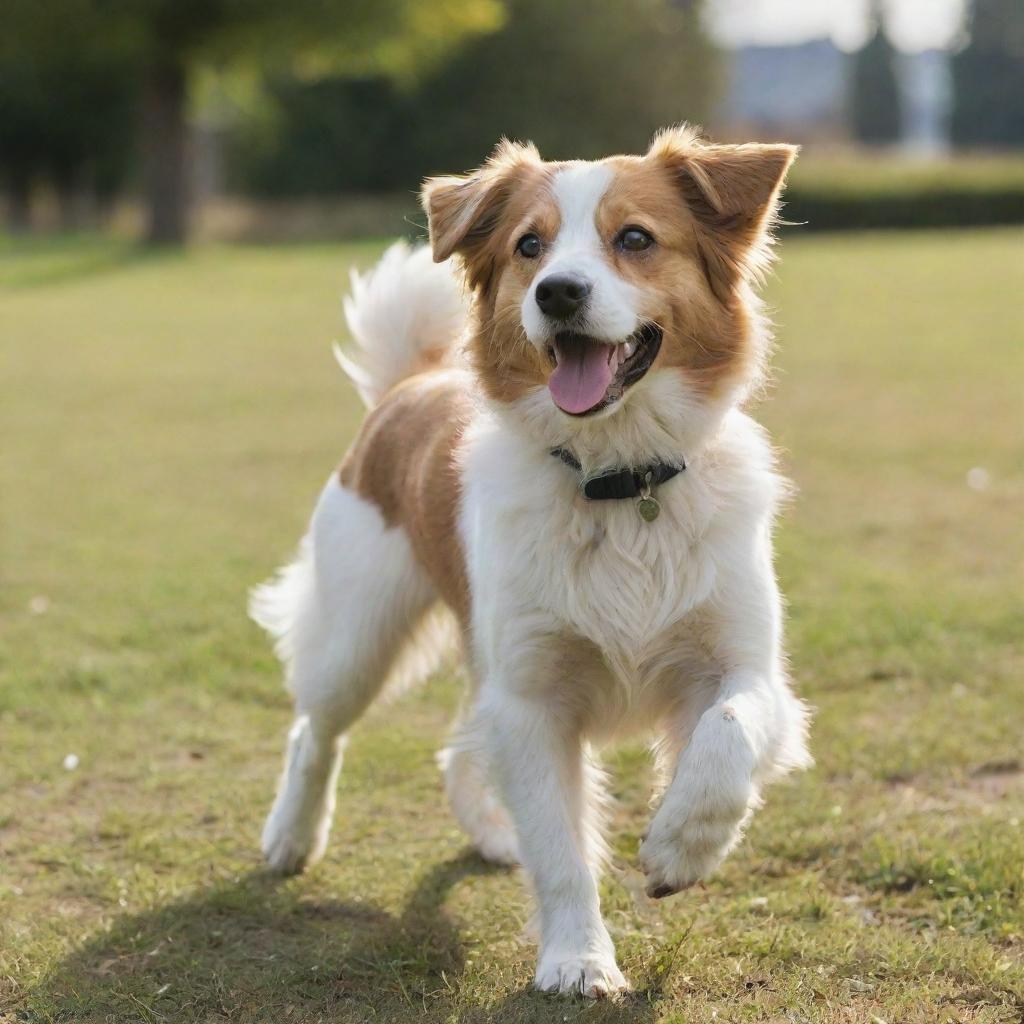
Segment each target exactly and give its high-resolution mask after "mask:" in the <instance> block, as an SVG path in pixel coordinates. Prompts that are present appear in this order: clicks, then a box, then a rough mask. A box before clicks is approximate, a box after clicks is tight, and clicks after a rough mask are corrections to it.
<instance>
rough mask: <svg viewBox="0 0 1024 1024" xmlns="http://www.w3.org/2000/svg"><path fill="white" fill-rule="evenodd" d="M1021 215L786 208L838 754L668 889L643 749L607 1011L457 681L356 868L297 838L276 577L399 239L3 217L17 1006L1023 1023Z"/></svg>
mask: <svg viewBox="0 0 1024 1024" xmlns="http://www.w3.org/2000/svg"><path fill="white" fill-rule="evenodd" d="M1022 244H1024V234H1022V233H1021V232H1020V231H1019V230H1012V231H1010V230H1006V231H991V232H976V233H960V234H956V233H946V234H943V233H929V234H926V235H886V236H869V235H863V236H845V237H841V238H840V237H833V238H826V237H819V238H808V239H800V238H799V237H794V236H793V234H792V233H791V234H790V235H789V236H787V239H786V242H785V244H784V246H783V262H782V264H781V267H780V271H779V274H778V276H777V278H776V279H775V280H774V281H773V282H772V283H771V286H770V298H771V301H772V304H773V306H774V308H775V309H776V312H777V320H778V322H779V339H780V343H779V352H778V359H777V366H778V373H777V379H776V386H775V388H774V393H773V395H772V397H771V400H770V401H769V402H767V403H765V404H764V405H763V407H762V408H761V410H760V412H759V415H761V416H762V418H764V419H765V420H766V421H767V422H768V423H769V425H770V426H771V428H772V429H773V431H774V432H775V435H776V437H777V438H778V440H779V443H780V445H781V446H782V449H783V451H784V461H785V465H786V468H787V471H788V472H789V474H790V475H791V476H792V477H793V479H794V480H795V481H796V483H797V484H798V486H799V495H798V497H797V499H796V500H795V502H794V504H793V506H792V508H791V509H790V511H789V512H788V513H787V515H786V516H785V519H784V521H783V523H782V524H781V532H780V558H779V570H780V574H781V577H782V580H783V584H784V587H785V590H786V593H787V595H788V598H789V603H790V630H789V632H790V647H791V652H792V663H793V670H794V674H795V676H796V679H797V680H798V682H799V686H800V689H801V690H802V692H803V693H804V694H805V695H806V696H807V697H808V699H809V700H810V701H811V702H812V703H813V704H814V705H815V706H816V708H817V715H816V720H815V725H814V731H813V748H814V752H815V754H816V756H817V761H818V764H817V767H816V768H815V769H814V770H813V771H812V772H810V773H807V774H805V775H802V776H801V777H799V778H796V779H794V780H793V781H792V782H791V783H789V784H785V785H781V786H778V787H776V788H774V789H773V790H772V791H771V792H770V794H769V799H768V803H767V806H766V807H765V809H764V810H763V811H762V812H761V813H760V814H759V815H758V816H757V818H756V819H755V822H754V824H753V826H752V828H751V829H750V833H749V836H748V838H747V840H746V841H745V843H744V844H743V846H742V847H741V848H740V850H738V851H737V852H736V854H735V855H734V856H733V857H732V858H731V859H730V860H729V861H728V862H727V864H726V866H725V867H724V868H723V870H722V871H721V873H720V874H719V875H718V876H717V877H716V878H715V879H714V880H713V881H711V882H709V883H708V884H707V886H706V888H703V889H698V890H696V891H693V892H691V893H688V894H685V895H682V896H680V897H677V898H675V899H673V900H670V901H667V902H664V903H657V904H655V903H651V902H649V901H647V900H646V899H645V898H644V896H643V890H642V880H641V878H640V876H639V873H638V871H637V869H636V863H635V851H636V846H637V841H638V837H639V835H640V833H641V832H642V830H643V828H644V827H645V823H646V820H647V816H648V811H647V809H646V799H647V793H646V774H647V762H646V756H645V754H644V752H643V750H642V748H641V747H639V746H629V747H626V748H624V749H621V750H618V751H615V752H612V753H610V754H609V763H610V767H611V768H612V771H613V779H614V789H615V793H616V795H617V797H618V798H619V800H618V806H617V810H616V814H615V822H614V824H615V828H614V833H613V844H614V849H615V851H616V857H615V864H614V868H613V870H612V872H611V874H610V876H609V877H608V879H607V880H606V882H605V885H604V900H605V906H606V910H607V916H608V920H609V922H610V926H611V928H612V930H613V933H614V937H615V939H616V942H617V944H618V947H619V951H620V955H621V960H622V962H623V967H624V968H625V970H626V971H627V973H628V974H629V975H630V977H631V978H632V980H633V982H634V984H635V986H636V993H635V994H634V995H633V996H632V997H631V998H629V999H628V1000H627V1001H626V1002H624V1003H623V1004H621V1005H618V1006H611V1005H600V1006H596V1007H587V1006H584V1005H583V1004H581V1003H571V1002H569V1003H565V1002H560V1001H556V1000H552V999H550V998H547V997H543V996H539V995H536V994H533V993H532V992H530V991H529V988H528V981H529V977H530V973H531V967H532V957H533V951H532V947H531V946H530V945H529V943H528V942H526V941H525V940H524V939H523V938H522V935H523V928H524V924H525V922H526V920H527V918H528V914H529V905H528V900H527V898H526V896H525V894H524V889H523V886H522V884H521V881H520V879H519V878H518V877H517V876H516V875H515V874H513V873H508V872H504V871H500V870H495V869H491V868H488V867H486V866H484V865H483V864H482V863H481V862H479V861H478V860H477V859H476V858H475V857H474V856H473V855H472V854H470V853H469V852H468V850H467V847H466V844H465V842H464V840H463V838H462V836H461V835H460V833H459V832H458V831H457V829H456V826H455V824H454V821H453V819H452V817H451V815H450V813H449V811H448V810H447V808H446V806H445V801H444V799H443V794H442V791H441V785H440V780H439V777H438V773H437V771H436V769H435V767H434V765H433V762H432V755H433V752H434V750H435V749H436V748H437V747H438V746H439V745H440V743H441V741H442V738H443V735H444V731H445V726H446V722H447V720H448V718H449V716H450V715H451V712H452V710H453V708H454V706H455V704H456V702H457V699H458V686H457V684H456V682H455V681H454V680H452V679H438V680H434V681H433V682H432V683H431V684H429V685H428V686H427V687H425V688H423V689H421V690H418V691H416V692H414V693H412V694H409V695H407V696H406V697H405V698H402V699H401V700H400V701H399V702H398V703H397V704H395V705H392V706H390V707H378V708H376V709H375V710H374V711H372V712H371V714H370V715H369V717H368V718H367V720H366V721H365V722H363V723H362V724H361V726H360V727H359V729H358V730H357V732H356V734H355V737H354V741H353V743H352V746H351V750H350V755H349V756H348V758H347V763H346V768H345V772H344V774H343V777H342V782H341V787H340V796H339V809H338V820H337V823H336V827H335V831H334V838H333V842H332V845H331V847H330V850H329V853H328V856H327V858H326V860H325V862H324V863H322V864H321V865H320V866H318V867H317V868H316V869H315V870H314V871H312V872H311V873H310V874H309V875H308V876H305V877H302V878H299V879H294V880H290V881H287V882H278V881H275V880H273V879H271V878H269V877H267V876H266V875H265V874H264V872H263V871H262V869H261V866H260V859H259V856H258V851H257V836H258V832H259V828H260V825H261V822H262V818H263V816H264V814H265V812H266V810H267V808H268V805H269V800H270V797H271V791H272V787H273V784H274V780H275V776H276V774H277V771H278V767H279V758H280V755H281V748H282V739H283V734H284V731H285V728H286V726H287V724H288V720H289V707H288V701H287V699H286V696H285V694H284V692H283V690H282V688H281V685H280V681H279V672H278V667H277V665H276V664H275V663H274V661H273V660H272V657H271V655H270V652H269V650H268V644H267V642H266V640H265V638H264V637H263V636H262V635H260V633H259V632H258V631H257V629H256V628H255V627H254V626H253V625H251V624H250V623H248V622H247V621H246V619H245V616H244V603H245V591H246V588H247V587H248V586H249V585H251V584H252V583H254V582H256V581H258V580H260V579H262V578H263V577H265V576H266V575H267V574H268V573H269V572H270V571H271V570H272V569H273V568H274V567H275V566H276V565H277V564H278V563H279V562H280V561H281V560H282V559H283V558H284V557H286V556H287V555H288V554H289V552H290V550H291V548H292V546H293V544H294V543H295V542H296V541H297V539H298V537H299V535H300V533H301V531H302V528H303V525H304V521H305V519H306V516H307V515H308V513H309V510H310V507H311V503H312V501H313V498H314V496H315V495H316V493H317V491H318V489H319V487H320V485H321V483H322V480H323V479H324V477H325V476H326V474H327V473H328V471H329V470H330V468H331V467H332V465H334V464H335V462H336V460H337V459H338V458H339V456H340V454H341V452H342V450H343V449H344V447H345V444H346V441H347V440H348V438H349V437H350V436H351V434H352V432H353V430H354V429H355V427H356V425H357V423H358V421H359V417H360V412H359V409H358V407H357V404H356V402H355V400H354V397H353V395H352V392H351V390H350V389H349V388H348V386H347V385H346V383H345V381H344V379H343V378H342V377H341V375H340V373H338V372H337V371H336V369H335V367H334V365H333V362H332V358H331V354H330V347H329V342H330V341H331V340H332V337H333V336H334V335H336V334H337V333H338V332H339V331H340V314H339V309H338V303H337V296H338V294H339V292H340V290H341V287H342V284H343V279H344V272H345V268H346V266H347V264H348V263H349V262H350V261H352V260H357V261H367V260H369V259H370V258H372V256H373V255H374V254H375V253H376V252H377V250H378V247H377V246H375V245H369V244H368V245H365V246H358V247H357V246H347V247H343V246H333V247H326V246H325V247H293V248H277V249H238V248H203V249H199V250H197V251H195V252H192V253H189V254H188V255H187V256H140V255H139V254H138V253H137V252H136V251H135V250H133V249H131V248H128V247H119V246H117V245H116V244H111V243H103V242H95V241H90V240H80V241H77V242H73V243H70V242H69V243H61V244H45V245H37V246H35V247H32V248H30V249H29V250H27V251H25V250H23V249H16V248H15V247H13V246H12V245H11V244H9V243H5V244H4V245H2V246H0V347H2V356H0V358H2V362H0V382H2V383H0V386H2V393H0V430H2V436H3V444H2V446H0V467H2V470H0V501H2V510H3V534H2V544H3V551H2V557H0V573H2V576H0V580H2V585H0V1020H10V1021H21V1022H25V1021H28V1022H33V1024H34V1022H41V1021H55V1020H59V1021H69V1022H70V1021H73V1022H76V1024H77V1022H94V1021H95V1022H101V1021H126V1022H127V1021H152V1022H157V1021H174V1022H177V1021H229V1020H230V1021H232V1022H248V1021H273V1022H275V1024H280V1022H288V1024H291V1022H307V1021H308V1022H313V1021H320V1020H324V1021H344V1022H348V1021H353V1022H354V1021H366V1020H382V1021H391V1020H394V1021H412V1020H422V1021H428V1022H434V1021H438V1022H440V1021H456V1020H457V1021H481V1022H482V1021H501V1022H512V1021H551V1022H562V1021H566V1020H568V1021H574V1020H579V1019H582V1020H586V1021H624V1022H656V1021H665V1022H667V1021H675V1022H688V1024H689V1022H706V1021H712V1020H718V1021H740V1022H744V1021H773V1022H775V1021H777V1022H808V1021H816V1022H817V1021H821V1022H826V1021H827V1022H836V1024H846V1022H851V1021H852V1022H867V1021H873V1020H882V1021H886V1022H888V1024H895V1022H921V1024H925V1022H927V1024H932V1022H937V1021H938V1022H946V1021H964V1022H967V1021H971V1022H997V1021H998V1022H1010V1021H1020V1020H1021V1018H1022V1015H1024V908H1022V899H1024V774H1022V767H1024V765H1022V758H1024V747H1022V737H1021V733H1022V727H1024V687H1022V686H1021V674H1022V672H1021V670H1022V667H1024V652H1022V646H1021V633H1022V622H1024V616H1022V606H1021V571H1022V559H1024V531H1022V530H1021V508H1022V500H1024V459H1022V455H1024V406H1022V395H1021V381H1022V379H1024V344H1022V343H1024V322H1022V319H1021V303H1020V296H1021V295H1024V260H1022V259H1021V251H1022ZM972 467H981V468H983V469H984V470H985V471H987V474H988V486H987V487H985V488H984V489H981V490H976V489H972V488H970V487H968V485H967V483H966V479H967V473H968V470H970V469H971V468H972ZM977 475H978V474H975V476H977ZM68 754H75V755H77V756H78V758H79V764H78V767H77V768H75V769H74V770H68V769H66V768H64V767H63V766H62V762H63V760H64V758H65V756H66V755H68Z"/></svg>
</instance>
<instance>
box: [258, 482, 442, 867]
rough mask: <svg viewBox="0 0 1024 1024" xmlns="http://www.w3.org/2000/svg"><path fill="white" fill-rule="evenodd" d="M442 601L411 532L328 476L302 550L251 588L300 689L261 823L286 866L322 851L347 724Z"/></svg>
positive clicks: (267, 851) (267, 846) (269, 854)
mask: <svg viewBox="0 0 1024 1024" xmlns="http://www.w3.org/2000/svg"><path fill="white" fill-rule="evenodd" d="M434 600H435V594H434V591H433V588H432V587H431V585H430V583H429V581H428V580H427V579H426V577H425V576H424V574H423V572H422V570H421V569H420V568H419V567H418V565H417V563H416V560H415V558H414V556H413V552H412V549H411V547H410V545H409V542H408V540H407V538H406V535H405V534H404V532H403V531H402V530H400V529H397V528H389V527H388V526H387V524H386V523H385V521H384V519H383V517H382V516H381V514H380V511H379V510H378V509H377V507H376V506H375V505H373V504H372V503H370V502H368V501H366V500H364V499H363V498H361V497H360V496H359V495H357V494H355V493H354V492H353V491H350V490H347V489H346V488H344V487H343V486H342V485H341V484H340V483H339V482H338V480H337V478H332V479H331V480H330V481H329V482H328V484H327V486H326V487H325V488H324V491H323V493H322V494H321V496H320V500H319V502H318V504H317V507H316V511H315V512H314V514H313V520H312V523H311V525H310V529H309V533H308V534H307V536H306V538H305V539H304V540H303V543H302V548H301V551H300V554H299V558H298V560H297V561H296V562H295V563H293V564H292V565H291V566H289V567H288V568H286V569H284V570H283V571H282V572H281V574H280V575H279V576H278V577H277V579H276V580H274V581H272V582H270V583H268V584H266V585H264V586H263V587H260V588H258V589H257V590H256V591H255V592H254V594H253V600H252V605H251V612H252V615H253V618H255V619H256V621H257V622H259V623H260V624H261V625H263V626H265V627H266V628H267V629H268V630H269V631H270V632H271V633H272V634H274V635H275V637H276V638H277V650H278V653H279V655H280V656H281V658H282V660H283V661H284V662H285V664H286V666H287V677H288V686H289V689H290V690H291V691H292V693H293V694H294V696H295V713H296V717H295V722H294V724H293V725H292V728H291V731H290V733H289V737H288V749H287V753H286V756H285V767H284V773H283V774H282V776H281V781H280V784H279V786H278V791H277V797H276V799H275V801H274V806H273V809H272V810H271V812H270V816H269V817H268V818H267V822H266V825H265V827H264V830H263V844H262V845H263V853H264V855H265V856H266V858H267V861H268V862H269V864H270V866H271V867H272V868H273V869H275V870H277V871H281V872H286V873H292V872H296V871H301V870H302V869H303V868H305V867H307V866H308V865H310V864H313V863H315V862H316V861H317V860H319V858H320V857H321V856H322V855H323V852H324V848H325V847H326V844H327V835H328V831H329V829H330V825H331V817H332V815H333V811H334V790H335V783H336V781H337V777H338V772H339V770H340V768H341V760H342V751H343V748H344V744H345V734H346V732H347V731H348V729H349V727H350V726H351V725H352V723H353V722H354V721H355V720H356V719H357V718H358V717H359V716H360V715H361V714H362V713H363V712H364V711H365V710H366V708H367V707H368V706H369V704H370V703H371V701H372V700H373V699H374V697H376V696H377V694H378V693H379V692H380V690H381V687H382V686H383V684H384V682H385V681H386V679H387V677H388V674H389V671H390V669H391V668H392V666H393V665H394V663H395V660H396V658H397V656H398V654H399V653H400V652H401V651H402V648H403V644H404V643H405V641H406V640H408V638H409V636H410V634H412V633H413V632H414V630H415V627H416V625H417V624H418V623H419V622H420V621H421V620H422V618H423V616H424V613H425V612H426V611H427V609H428V608H429V607H430V606H431V604H432V603H433V602H434Z"/></svg>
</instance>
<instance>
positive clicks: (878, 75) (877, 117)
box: [850, 3, 902, 146]
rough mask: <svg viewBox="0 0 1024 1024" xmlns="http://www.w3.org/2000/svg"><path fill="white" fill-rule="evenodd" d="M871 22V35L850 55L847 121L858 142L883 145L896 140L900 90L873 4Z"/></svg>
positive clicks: (889, 47) (889, 46)
mask: <svg viewBox="0 0 1024 1024" xmlns="http://www.w3.org/2000/svg"><path fill="white" fill-rule="evenodd" d="M872 24H873V32H872V35H871V38H870V39H869V40H868V41H867V42H866V43H865V44H864V46H863V47H862V48H861V49H860V51H859V52H858V53H857V55H856V56H855V57H854V62H853V81H852V84H851V90H850V104H851V111H850V120H851V127H852V129H853V134H854V138H856V139H857V141H858V142H863V143H866V144H867V145H869V146H885V145H891V144H892V143H895V142H898V141H899V139H900V135H901V131H902V129H901V115H900V90H899V82H898V81H897V78H896V54H895V51H894V49H893V46H892V43H890V42H889V37H888V36H887V35H886V34H885V28H884V27H883V24H882V15H881V10H880V8H879V5H878V4H877V3H875V4H874V5H873V9H872Z"/></svg>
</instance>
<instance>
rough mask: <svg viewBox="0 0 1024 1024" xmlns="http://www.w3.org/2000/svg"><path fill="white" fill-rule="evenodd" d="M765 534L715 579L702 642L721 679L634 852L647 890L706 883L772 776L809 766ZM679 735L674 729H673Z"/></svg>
mask: <svg viewBox="0 0 1024 1024" xmlns="http://www.w3.org/2000/svg"><path fill="white" fill-rule="evenodd" d="M767 545H768V541H767V533H766V532H765V533H763V534H761V535H760V537H759V538H757V539H756V541H755V542H754V543H753V544H752V546H751V550H750V552H749V555H748V557H747V558H746V559H738V560H737V561H736V562H734V563H733V564H732V565H730V566H725V567H724V568H723V571H722V572H721V574H720V579H719V581H718V582H719V587H720V591H719V595H718V600H717V601H716V602H715V608H716V611H715V612H714V613H712V614H711V615H710V622H709V624H708V632H707V639H708V641H709V642H710V647H711V649H712V651H713V654H714V656H715V658H716V660H717V661H718V662H719V664H720V665H721V666H722V678H721V682H720V684H719V686H718V689H717V692H716V693H715V695H714V698H713V700H712V702H711V704H710V706H708V707H707V708H706V709H705V710H704V713H703V714H702V715H701V716H700V718H699V720H698V721H697V724H696V727H695V728H693V731H692V734H690V735H689V736H686V735H683V734H679V735H669V736H668V737H667V741H668V746H669V747H670V748H672V749H675V750H681V751H682V753H681V754H680V755H679V756H678V760H677V762H676V765H675V771H674V774H673V777H672V781H671V782H670V783H669V786H668V788H667V789H666V791H665V795H664V797H663V799H662V802H661V806H660V807H659V808H658V811H657V813H656V814H655V816H654V820H653V821H652V822H651V826H650V829H649V830H648V833H647V836H646V837H645V839H644V841H643V843H642V845H641V847H640V863H641V866H642V867H643V869H644V871H645V873H646V875H647V894H648V895H649V896H653V897H655V898H661V897H663V896H669V895H671V894H672V893H675V892H679V891H680V890H681V889H684V888H686V887H687V886H689V885H692V884H693V883H694V882H696V881H698V880H699V879H702V878H706V877H707V876H708V875H709V874H710V873H711V872H712V871H714V869H715V868H716V867H718V865H719V864H720V863H721V861H722V860H723V859H724V857H725V856H726V854H727V853H728V852H729V851H730V850H731V849H732V847H733V846H735V845H736V843H737V842H738V840H739V839H740V836H741V835H742V831H743V826H744V824H745V823H746V820H747V818H748V817H749V816H750V814H751V812H752V811H753V810H754V809H755V808H756V807H757V806H758V804H759V802H760V789H761V786H762V784H763V783H764V782H766V781H768V780H769V779H770V778H771V777H772V776H774V775H778V774H781V773H782V772H784V771H787V770H789V769H791V768H796V767H803V766H806V765H807V764H809V763H810V757H809V755H808V753H807V749H806V745H805V736H804V734H805V726H806V709H805V708H804V705H803V704H802V703H801V702H800V701H799V700H797V699H796V697H794V696H793V694H792V693H791V692H790V689H789V686H788V683H787V681H786V676H785V672H784V670H783V668H782V655H781V644H780V619H781V611H780V599H779V595H778V591H777V588H776V584H775V578H774V574H773V572H772V567H771V557H770V550H769V549H768V546H767ZM680 732H681V731H680Z"/></svg>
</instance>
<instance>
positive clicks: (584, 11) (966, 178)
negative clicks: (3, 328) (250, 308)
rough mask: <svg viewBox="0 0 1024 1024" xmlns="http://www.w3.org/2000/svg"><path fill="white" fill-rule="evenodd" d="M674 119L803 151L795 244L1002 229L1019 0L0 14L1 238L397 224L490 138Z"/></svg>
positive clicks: (193, 0)
mask: <svg viewBox="0 0 1024 1024" xmlns="http://www.w3.org/2000/svg"><path fill="white" fill-rule="evenodd" d="M680 120H688V121H692V122H697V123H700V124H703V125H704V126H705V127H706V128H707V130H708V133H709V134H710V135H711V136H712V137H713V138H715V139H718V140H723V141H728V140H748V139H760V140H773V139H785V140H788V141H793V142H799V143H801V144H803V145H804V147H805V152H804V157H803V159H802V161H801V162H800V163H799V165H798V167H797V170H796V173H795V176H794V179H793V183H792V187H791V189H790V191H789V196H788V204H789V205H788V208H787V217H788V218H789V219H790V220H795V221H801V222H802V221H806V222H807V226H808V227H809V228H811V229H816V230H830V229H841V228H863V227H916V226H956V225H961V226H963V225H979V224H989V223H1005V222H1019V221H1022V220H1024V155H1022V152H1021V151H1022V148H1024V5H1022V4H1021V3H1020V0H832V2H829V3H821V2H819V0H705V2H703V3H701V2H698V0H557V2H552V0H336V2H333V3H332V2H327V0H290V2H289V3H287V4H281V3H279V2H277V0H131V2H124V3H119V4H117V5H109V4H103V3H99V2H97V0H47V2H46V3H45V4H42V3H38V2H37V0H7V2H6V3H5V5H4V31H3V35H2V37H0V191H2V196H3V220H4V222H5V223H6V225H7V229H8V230H9V231H10V232H13V233H27V232H44V233H45V232H58V231H69V230H72V231H81V230H83V229H90V230H91V229H97V228H102V229H104V230H110V231H113V232H115V233H117V234H120V235H123V236H130V237H139V238H145V239H147V240H149V241H151V242H154V243H162V244H177V243H180V242H182V241H183V240H185V239H186V238H187V237H189V236H198V237H204V238H217V239H260V240H278V239H285V238H287V239H297V238H311V239H312V238H342V237H346V238H351V237H353V236H358V235H376V236H380V235H387V234H396V233H401V232H402V231H403V230H406V231H407V230H408V228H409V226H408V225H407V224H405V222H404V220H405V218H409V217H411V218H413V219H414V220H418V219H419V218H418V214H417V213H416V207H415V192H416V189H417V186H418V184H419V182H420V181H421V180H422V178H423V177H424V176H425V175H428V174H432V173H437V172H441V171H444V172H451V171H458V170H464V169H467V168H470V167H472V166H475V165H476V164H478V163H479V162H480V161H481V160H482V158H483V157H484V156H485V155H486V153H487V152H488V150H489V149H490V148H491V146H492V145H493V143H494V141H495V140H496V139H497V138H498V137H499V136H500V135H502V134H505V135H509V136H511V137H515V138H522V139H532V140H534V141H535V142H536V143H537V144H538V145H539V147H540V149H541V151H542V153H543V154H544V155H545V156H546V157H549V158H569V157H594V156H599V155H604V154H607V153H609V152H614V151H621V150H626V151H637V150H642V148H643V147H644V146H645V144H646V142H647V140H648V138H649V137H650V135H651V133H652V132H653V131H654V130H655V129H656V128H657V127H659V126H662V125H665V124H667V123H671V122H674V121H680Z"/></svg>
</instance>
